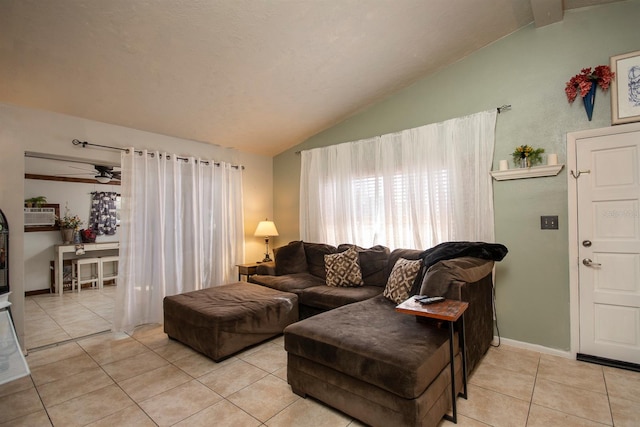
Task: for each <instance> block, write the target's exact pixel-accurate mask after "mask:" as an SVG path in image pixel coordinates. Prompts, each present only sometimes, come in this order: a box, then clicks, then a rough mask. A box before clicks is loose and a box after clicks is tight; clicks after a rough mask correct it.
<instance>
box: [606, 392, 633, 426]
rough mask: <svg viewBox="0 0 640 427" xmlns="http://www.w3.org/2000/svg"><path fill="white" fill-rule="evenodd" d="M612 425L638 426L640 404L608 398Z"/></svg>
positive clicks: (615, 397) (619, 398)
mask: <svg viewBox="0 0 640 427" xmlns="http://www.w3.org/2000/svg"><path fill="white" fill-rule="evenodd" d="M609 402H610V404H611V413H612V414H613V425H615V426H616V427H618V426H620V427H626V426H629V427H637V426H638V425H639V424H640V402H637V401H634V400H629V399H623V398H621V397H617V396H610V397H609Z"/></svg>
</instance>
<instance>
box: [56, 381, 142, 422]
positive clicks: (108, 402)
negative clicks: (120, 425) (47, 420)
mask: <svg viewBox="0 0 640 427" xmlns="http://www.w3.org/2000/svg"><path fill="white" fill-rule="evenodd" d="M133 404H134V403H133V401H132V400H131V399H130V398H129V397H128V396H127V395H126V394H125V393H124V392H123V391H122V390H120V388H119V387H118V386H117V385H110V386H107V387H104V388H101V389H99V390H96V391H94V392H91V393H88V394H85V395H83V396H80V397H76V398H75V399H71V400H67V401H66V402H64V403H61V404H59V405H56V406H52V407H51V408H48V409H47V411H48V412H49V416H50V417H51V421H52V422H53V425H55V426H65V427H66V426H69V427H70V426H84V425H86V424H90V423H92V422H95V421H98V420H101V419H103V418H105V417H108V416H109V415H111V414H114V413H116V412H118V411H121V410H122V409H124V408H126V407H128V406H130V405H133Z"/></svg>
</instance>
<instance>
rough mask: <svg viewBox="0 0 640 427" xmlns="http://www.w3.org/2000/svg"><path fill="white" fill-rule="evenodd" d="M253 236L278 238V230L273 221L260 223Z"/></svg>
mask: <svg viewBox="0 0 640 427" xmlns="http://www.w3.org/2000/svg"><path fill="white" fill-rule="evenodd" d="M253 235H254V236H257V237H271V236H278V229H277V228H276V225H275V224H274V223H273V221H260V223H259V224H258V227H257V228H256V232H255V233H253Z"/></svg>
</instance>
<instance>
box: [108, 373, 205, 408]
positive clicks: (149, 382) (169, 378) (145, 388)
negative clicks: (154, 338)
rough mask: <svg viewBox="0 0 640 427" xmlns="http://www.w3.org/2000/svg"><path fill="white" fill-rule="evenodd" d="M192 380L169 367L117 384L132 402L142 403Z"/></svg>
mask: <svg viewBox="0 0 640 427" xmlns="http://www.w3.org/2000/svg"><path fill="white" fill-rule="evenodd" d="M192 379H193V378H191V376H189V375H187V374H185V373H184V372H182V371H181V370H180V369H178V368H176V367H175V366H172V365H169V366H163V367H161V368H157V369H154V370H153V371H149V372H145V373H144V374H141V375H138V376H136V377H133V378H129V379H126V380H124V381H119V382H118V384H119V385H120V387H122V389H123V390H124V391H125V392H126V393H127V394H128V395H129V396H130V397H131V398H132V399H133V400H135V401H136V402H142V401H143V400H147V399H148V398H150V397H152V396H155V395H157V394H160V393H163V392H165V391H167V390H170V389H172V388H174V387H177V386H179V385H181V384H184V383H187V382H189V381H191V380H192Z"/></svg>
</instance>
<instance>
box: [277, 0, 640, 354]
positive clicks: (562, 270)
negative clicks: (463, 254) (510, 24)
mask: <svg viewBox="0 0 640 427" xmlns="http://www.w3.org/2000/svg"><path fill="white" fill-rule="evenodd" d="M639 22H640V0H634V1H627V2H621V3H614V4H610V5H605V6H598V7H590V8H583V9H580V10H574V11H568V12H566V13H565V16H564V19H563V21H562V22H559V23H556V24H553V25H549V26H546V27H542V28H535V26H534V25H533V24H531V25H529V26H528V27H526V28H524V29H522V30H520V31H517V32H515V33H513V34H511V35H509V36H507V37H505V38H503V39H501V40H499V41H497V42H495V43H493V44H492V45H490V46H488V47H485V48H484V49H481V50H480V51H478V52H476V53H474V54H472V55H470V56H468V57H466V58H465V59H463V60H461V61H459V62H457V63H455V64H453V65H451V66H449V67H447V68H444V69H442V70H441V71H439V72H437V73H435V74H432V75H429V76H426V77H424V78H423V79H422V80H420V81H418V82H416V83H414V84H413V85H412V86H410V87H408V88H406V89H404V90H402V91H400V92H397V93H396V94H394V95H393V96H391V97H389V98H387V99H386V100H384V101H382V102H380V103H378V104H376V105H374V106H372V107H370V108H368V109H366V110H364V111H363V112H361V113H359V114H357V115H355V116H353V117H351V118H349V119H348V120H345V121H344V122H342V123H340V124H338V125H336V126H334V127H332V128H330V129H327V130H325V131H324V132H321V133H319V134H317V135H315V136H313V137H311V138H309V139H308V140H307V141H305V142H304V143H302V144H300V145H298V146H296V147H294V148H292V149H290V150H288V151H286V152H283V153H281V154H280V155H278V156H276V157H275V158H274V218H275V221H276V223H277V224H278V229H279V231H280V237H279V239H278V241H277V244H282V243H286V242H287V241H290V240H294V239H298V238H299V232H298V212H299V175H300V156H299V155H297V154H295V152H296V151H299V150H304V149H309V148H314V147H320V146H326V145H332V144H337V143H341V142H347V141H353V140H358V139H362V138H367V137H371V136H375V135H380V134H385V133H389V132H394V131H398V130H402V129H407V128H412V127H416V126H421V125H425V124H428V123H435V122H440V121H443V120H447V119H450V118H454V117H460V116H464V115H467V114H472V113H476V112H479V111H484V110H488V109H491V108H494V107H497V106H501V105H503V104H511V105H512V106H513V107H512V109H511V110H510V111H506V112H504V113H502V114H499V115H498V119H497V123H496V147H495V155H494V169H497V165H498V161H499V160H500V159H509V163H510V165H512V161H511V157H510V153H511V152H513V150H514V148H515V147H516V146H518V145H521V144H529V145H531V146H534V147H542V148H544V149H545V151H546V152H547V153H558V157H559V162H560V163H565V161H566V134H567V132H573V131H578V130H585V129H589V128H600V127H606V126H610V124H611V105H610V94H609V93H608V92H606V93H605V92H603V91H602V90H600V89H598V91H597V94H596V101H595V110H594V115H593V120H592V121H591V122H589V121H588V120H587V117H586V114H585V112H584V108H583V106H582V104H581V102H579V101H576V102H575V103H574V104H573V105H570V104H568V102H567V99H566V97H565V94H564V86H565V83H566V82H567V81H568V80H569V79H570V78H571V77H572V76H574V75H575V74H577V73H579V72H580V70H581V69H582V68H584V67H594V66H596V65H600V64H609V57H610V56H612V55H617V54H620V53H625V52H631V51H635V50H639V49H640V26H639V24H638V23H639ZM510 167H512V166H510ZM494 203H495V224H496V241H497V242H500V243H503V244H504V245H506V246H507V247H508V248H509V254H508V255H507V257H506V258H505V260H504V261H502V262H501V263H498V268H497V270H496V297H497V304H496V306H497V314H498V324H499V327H500V332H501V335H502V337H504V338H509V339H512V340H516V341H522V342H527V343H532V344H538V345H541V346H545V347H549V348H555V349H560V350H569V347H570V333H569V259H568V247H569V245H568V241H567V240H568V231H567V221H568V218H567V171H566V170H564V169H563V171H562V172H561V173H560V174H559V175H558V176H555V177H545V178H535V179H521V180H513V181H501V182H496V181H494ZM540 215H558V216H559V226H560V229H559V230H540Z"/></svg>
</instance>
